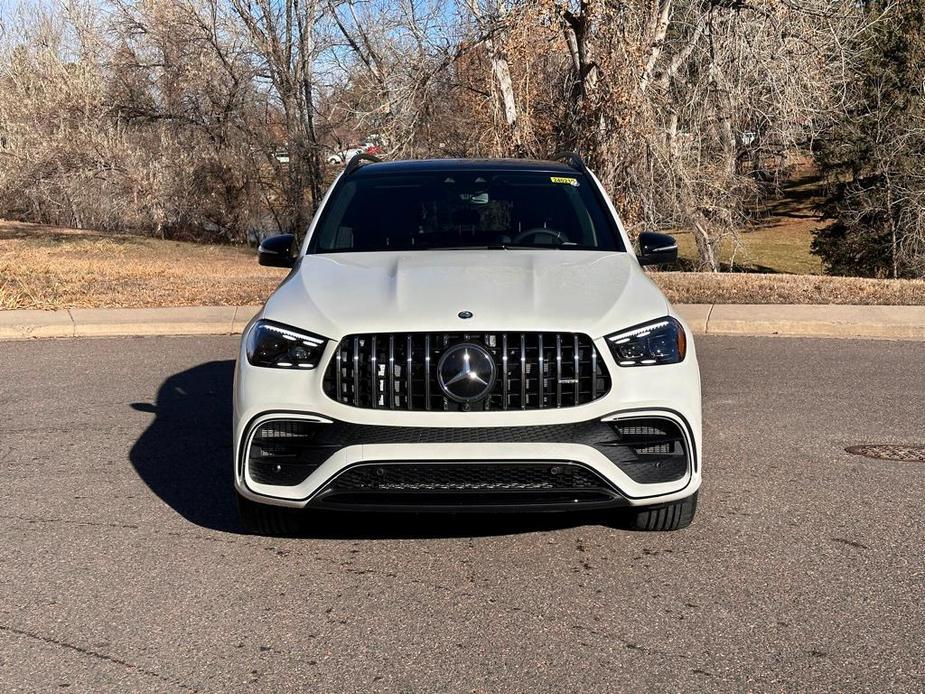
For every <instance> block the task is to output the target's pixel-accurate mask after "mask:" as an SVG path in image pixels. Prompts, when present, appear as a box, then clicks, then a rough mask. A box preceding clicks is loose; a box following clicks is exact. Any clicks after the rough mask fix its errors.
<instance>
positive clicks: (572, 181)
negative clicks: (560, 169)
mask: <svg viewBox="0 0 925 694" xmlns="http://www.w3.org/2000/svg"><path fill="white" fill-rule="evenodd" d="M549 180H550V181H552V182H553V183H565V184H566V185H569V186H576V187H577V186H578V179H577V178H571V177H569V176H550V177H549Z"/></svg>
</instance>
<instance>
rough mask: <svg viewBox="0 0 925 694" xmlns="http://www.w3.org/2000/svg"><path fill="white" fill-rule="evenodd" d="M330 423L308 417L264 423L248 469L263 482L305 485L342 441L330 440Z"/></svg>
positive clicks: (252, 446)
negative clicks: (307, 479) (310, 419)
mask: <svg viewBox="0 0 925 694" xmlns="http://www.w3.org/2000/svg"><path fill="white" fill-rule="evenodd" d="M328 428H329V425H326V424H315V423H313V422H308V421H304V420H294V419H293V420H289V419H287V420H279V419H278V420H273V421H269V422H264V423H263V424H260V425H259V426H258V427H257V429H256V431H255V432H254V436H253V438H252V439H251V444H250V448H249V449H248V451H247V469H248V471H249V472H250V476H251V478H252V479H253V480H254V481H255V482H259V483H261V484H275V485H279V486H283V487H291V486H295V485H297V484H301V483H302V482H303V481H305V479H306V478H307V477H308V476H309V475H310V474H311V473H313V472H314V471H315V470H316V469H317V468H318V466H319V465H321V463H323V462H324V461H325V460H327V459H328V458H329V457H330V456H331V454H332V453H334V452H335V451H336V450H337V449H338V448H340V444H336V443H326V442H325V441H324V434H325V433H326V432H327V429H328Z"/></svg>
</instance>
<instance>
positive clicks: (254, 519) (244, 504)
mask: <svg viewBox="0 0 925 694" xmlns="http://www.w3.org/2000/svg"><path fill="white" fill-rule="evenodd" d="M236 496H237V497H238V517H239V518H240V519H241V525H243V526H244V529H245V530H246V531H247V532H249V533H251V534H252V535H267V536H270V537H274V536H276V537H280V536H282V537H287V536H291V535H297V534H299V533H300V532H301V531H302V529H303V528H304V514H303V513H302V512H301V511H299V510H298V509H293V508H283V507H280V506H270V505H269V504H259V503H257V502H256V501H251V500H250V499H248V498H246V497H244V496H241V494H240V493H237V492H236Z"/></svg>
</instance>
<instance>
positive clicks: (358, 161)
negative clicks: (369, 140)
mask: <svg viewBox="0 0 925 694" xmlns="http://www.w3.org/2000/svg"><path fill="white" fill-rule="evenodd" d="M365 161H368V162H371V163H373V164H377V163H379V162H381V161H382V160H381V159H380V158H379V157H374V156H373V155H372V154H367V153H366V152H359V153H357V154H354V155H353V156H352V157H350V161H348V162H347V168H346V169H344V176H349V175H350V174H352V173H353V172H354V171H356V170H357V169H359V168H360V167H361V166H363V162H365Z"/></svg>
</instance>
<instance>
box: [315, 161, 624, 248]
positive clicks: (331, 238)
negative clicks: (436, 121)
mask: <svg viewBox="0 0 925 694" xmlns="http://www.w3.org/2000/svg"><path fill="white" fill-rule="evenodd" d="M438 248H440V249H449V248H546V249H561V250H604V251H622V250H624V249H623V244H622V243H621V241H620V236H619V234H618V233H617V231H616V229H615V227H614V224H613V221H612V219H611V217H610V215H609V214H608V211H607V209H606V208H605V207H604V203H603V201H602V200H600V198H599V196H598V194H597V191H596V189H595V187H594V186H593V185H592V183H591V181H589V180H588V179H587V178H585V177H584V176H583V175H582V174H580V173H578V172H577V171H576V172H574V173H568V174H565V173H549V172H537V171H530V172H497V171H494V172H479V171H444V172H439V171H430V172H421V173H408V174H400V175H395V174H388V175H386V174H383V175H376V174H374V173H368V174H363V175H358V176H354V177H351V178H349V179H347V180H345V181H342V182H341V183H339V184H338V186H337V189H336V190H335V191H334V194H333V195H332V198H331V200H330V201H329V202H328V204H327V205H326V209H325V211H324V212H323V213H322V216H321V219H320V220H319V222H318V227H317V228H316V229H315V233H314V235H313V236H312V240H311V243H310V244H309V253H335V252H350V251H354V252H360V251H417V250H431V249H438Z"/></svg>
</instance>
